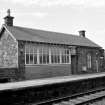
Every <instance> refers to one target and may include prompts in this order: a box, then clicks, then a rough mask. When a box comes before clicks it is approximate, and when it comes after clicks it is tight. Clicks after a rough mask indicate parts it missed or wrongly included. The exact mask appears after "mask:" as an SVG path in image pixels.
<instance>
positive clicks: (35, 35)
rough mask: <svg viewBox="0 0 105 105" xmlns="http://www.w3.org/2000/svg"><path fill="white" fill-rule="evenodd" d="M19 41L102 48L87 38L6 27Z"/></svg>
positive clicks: (18, 27)
mask: <svg viewBox="0 0 105 105" xmlns="http://www.w3.org/2000/svg"><path fill="white" fill-rule="evenodd" d="M5 27H6V28H7V29H8V30H9V31H10V32H11V33H12V35H13V36H14V37H15V38H16V39H17V40H25V41H34V42H44V43H54V44H66V45H74V46H87V47H100V46H99V45H97V44H95V43H94V42H92V41H91V40H89V39H88V38H86V37H80V36H77V35H72V34H65V33H59V32H50V31H43V30H39V29H31V28H24V27H20V26H5Z"/></svg>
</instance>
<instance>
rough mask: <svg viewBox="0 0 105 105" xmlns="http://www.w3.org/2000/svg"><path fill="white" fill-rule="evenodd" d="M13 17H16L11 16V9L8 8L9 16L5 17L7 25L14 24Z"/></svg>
mask: <svg viewBox="0 0 105 105" xmlns="http://www.w3.org/2000/svg"><path fill="white" fill-rule="evenodd" d="M13 19H14V17H12V16H11V11H10V9H8V10H7V16H6V17H4V22H5V25H7V26H13Z"/></svg>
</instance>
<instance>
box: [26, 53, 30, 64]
mask: <svg viewBox="0 0 105 105" xmlns="http://www.w3.org/2000/svg"><path fill="white" fill-rule="evenodd" d="M26 64H29V54H26Z"/></svg>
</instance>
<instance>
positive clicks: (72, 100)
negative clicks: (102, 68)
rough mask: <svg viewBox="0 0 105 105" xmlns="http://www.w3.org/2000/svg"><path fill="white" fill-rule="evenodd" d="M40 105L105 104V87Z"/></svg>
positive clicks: (40, 104)
mask: <svg viewBox="0 0 105 105" xmlns="http://www.w3.org/2000/svg"><path fill="white" fill-rule="evenodd" d="M29 105H36V104H29ZM38 105H105V88H100V89H96V90H91V91H88V92H85V93H80V94H76V95H73V96H70V97H69V96H67V97H63V98H56V99H54V100H50V101H46V102H43V103H39V104H38Z"/></svg>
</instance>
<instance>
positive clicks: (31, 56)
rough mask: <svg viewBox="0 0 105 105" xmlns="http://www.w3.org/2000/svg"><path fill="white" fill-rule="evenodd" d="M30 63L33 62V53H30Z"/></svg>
mask: <svg viewBox="0 0 105 105" xmlns="http://www.w3.org/2000/svg"><path fill="white" fill-rule="evenodd" d="M30 64H33V54H30Z"/></svg>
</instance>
